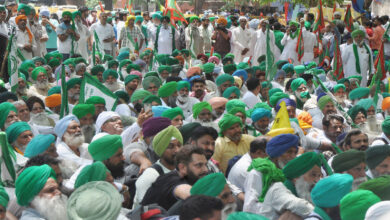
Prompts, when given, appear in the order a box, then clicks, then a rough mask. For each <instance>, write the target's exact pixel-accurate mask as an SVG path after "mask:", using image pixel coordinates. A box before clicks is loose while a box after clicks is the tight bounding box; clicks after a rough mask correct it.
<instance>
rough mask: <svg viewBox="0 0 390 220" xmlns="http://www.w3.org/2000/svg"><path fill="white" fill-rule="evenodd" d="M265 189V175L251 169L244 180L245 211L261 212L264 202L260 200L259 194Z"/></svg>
mask: <svg viewBox="0 0 390 220" xmlns="http://www.w3.org/2000/svg"><path fill="white" fill-rule="evenodd" d="M262 190H263V175H262V174H261V172H258V171H257V170H255V169H253V170H251V171H250V172H249V173H248V174H247V177H246V179H245V182H244V192H245V199H244V207H243V211H244V212H251V213H255V214H259V211H260V207H261V206H262V204H263V203H261V202H259V196H260V195H261V191H262Z"/></svg>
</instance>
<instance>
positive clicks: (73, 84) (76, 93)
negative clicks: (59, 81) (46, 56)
mask: <svg viewBox="0 0 390 220" xmlns="http://www.w3.org/2000/svg"><path fill="white" fill-rule="evenodd" d="M66 86H67V89H68V102H69V104H70V105H71V106H73V105H75V104H76V103H77V102H78V101H79V98H80V86H81V78H72V79H70V80H68V82H66Z"/></svg>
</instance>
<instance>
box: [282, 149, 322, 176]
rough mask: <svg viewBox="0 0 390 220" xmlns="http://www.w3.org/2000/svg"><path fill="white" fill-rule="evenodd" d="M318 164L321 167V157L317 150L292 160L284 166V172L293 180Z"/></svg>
mask: <svg viewBox="0 0 390 220" xmlns="http://www.w3.org/2000/svg"><path fill="white" fill-rule="evenodd" d="M316 165H317V166H318V167H321V157H320V156H319V155H318V154H317V153H315V152H307V153H304V154H302V155H301V156H299V157H296V158H294V159H293V160H290V161H289V162H288V163H287V164H286V166H284V167H283V173H284V176H285V177H286V178H287V179H289V180H292V179H295V178H298V177H300V176H302V175H303V174H305V173H306V172H308V171H309V170H311V169H312V168H313V167H314V166H316Z"/></svg>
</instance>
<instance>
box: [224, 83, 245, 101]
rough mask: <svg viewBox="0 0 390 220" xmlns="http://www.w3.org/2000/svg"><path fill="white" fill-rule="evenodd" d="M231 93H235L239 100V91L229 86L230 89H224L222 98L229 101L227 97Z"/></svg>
mask: <svg viewBox="0 0 390 220" xmlns="http://www.w3.org/2000/svg"><path fill="white" fill-rule="evenodd" d="M232 93H235V94H236V95H237V97H238V98H240V94H241V93H240V89H238V88H237V87H236V86H231V87H229V88H227V89H225V91H224V92H223V94H222V96H223V97H225V98H227V99H229V97H230V95H231V94H232Z"/></svg>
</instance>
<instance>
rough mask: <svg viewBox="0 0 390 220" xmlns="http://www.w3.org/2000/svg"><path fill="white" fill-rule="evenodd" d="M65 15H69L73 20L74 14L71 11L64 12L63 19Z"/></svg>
mask: <svg viewBox="0 0 390 220" xmlns="http://www.w3.org/2000/svg"><path fill="white" fill-rule="evenodd" d="M65 15H68V16H69V17H70V18H72V12H70V11H64V12H62V17H64V16H65Z"/></svg>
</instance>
